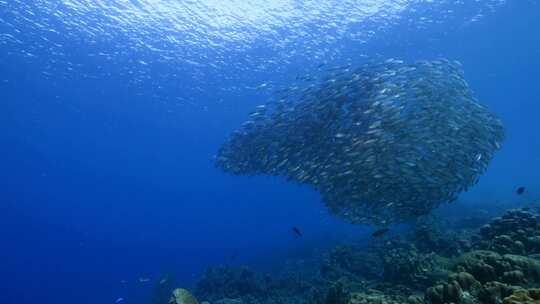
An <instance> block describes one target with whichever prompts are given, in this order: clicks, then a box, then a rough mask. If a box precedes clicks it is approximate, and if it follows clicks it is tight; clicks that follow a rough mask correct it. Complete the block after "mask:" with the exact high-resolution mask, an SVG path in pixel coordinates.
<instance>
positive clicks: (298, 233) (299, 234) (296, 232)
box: [292, 227, 302, 237]
mask: <svg viewBox="0 0 540 304" xmlns="http://www.w3.org/2000/svg"><path fill="white" fill-rule="evenodd" d="M292 231H293V233H294V235H296V236H297V237H301V236H302V232H301V231H300V229H298V227H292Z"/></svg>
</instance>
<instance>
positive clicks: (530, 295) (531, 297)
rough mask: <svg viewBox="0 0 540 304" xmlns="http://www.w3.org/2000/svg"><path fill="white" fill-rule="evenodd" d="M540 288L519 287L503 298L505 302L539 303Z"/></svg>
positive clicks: (510, 303)
mask: <svg viewBox="0 0 540 304" xmlns="http://www.w3.org/2000/svg"><path fill="white" fill-rule="evenodd" d="M538 303H540V289H536V288H535V289H519V290H516V291H514V293H513V294H512V295H510V296H508V297H506V298H504V300H503V304H538Z"/></svg>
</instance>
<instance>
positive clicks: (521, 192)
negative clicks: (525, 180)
mask: <svg viewBox="0 0 540 304" xmlns="http://www.w3.org/2000/svg"><path fill="white" fill-rule="evenodd" d="M523 193H525V187H523V186H521V187H518V188H517V190H516V194H517V195H522V194H523Z"/></svg>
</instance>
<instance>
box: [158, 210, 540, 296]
mask: <svg viewBox="0 0 540 304" xmlns="http://www.w3.org/2000/svg"><path fill="white" fill-rule="evenodd" d="M474 222H475V223H477V224H478V225H476V227H474V228H473V227H469V226H474V225H469V226H467V228H466V229H457V228H456V225H455V223H454V224H453V223H447V222H443V221H441V220H437V219H436V218H434V217H426V218H423V219H419V220H418V221H417V222H416V223H415V225H414V228H413V229H411V231H410V232H408V233H403V234H401V235H399V236H396V237H393V238H391V237H388V238H387V237H384V238H378V239H373V241H372V242H371V243H370V244H369V245H368V246H361V245H360V244H351V245H340V246H337V247H335V248H333V249H332V250H330V251H328V252H327V253H325V254H324V256H323V257H322V258H320V259H319V260H318V261H317V263H313V264H309V263H308V264H301V265H299V266H298V267H296V268H294V269H287V270H286V271H281V272H280V273H277V274H272V275H270V274H260V273H256V272H253V271H250V270H249V269H247V268H240V267H216V268H210V269H208V270H207V271H206V272H205V273H204V275H203V276H202V278H201V279H200V280H199V281H198V283H197V284H196V288H195V292H194V294H195V296H196V297H197V298H198V299H202V300H204V301H207V303H211V304H285V303H297V304H307V303H310V304H311V303H312V304H403V303H409V304H421V303H426V304H443V303H455V304H499V303H501V304H538V303H540V215H539V214H538V212H537V211H533V210H530V209H525V208H524V209H514V210H510V211H507V212H506V213H505V214H504V215H502V216H501V217H496V218H494V219H491V221H489V223H487V224H485V225H484V222H486V221H484V220H482V219H478V220H477V219H475V220H474ZM481 225H483V226H481ZM480 226H481V227H480ZM306 265H313V266H306ZM184 291H185V290H182V293H180V292H179V291H178V290H176V291H175V293H176V294H175V295H173V297H172V298H171V299H170V301H169V303H171V304H183V303H189V304H192V303H198V302H192V301H196V300H195V298H194V297H193V296H192V297H188V298H189V301H184V302H182V301H180V300H178V297H177V296H178V295H180V294H184ZM185 292H187V291H185ZM190 301H191V302H190ZM203 303H204V302H203Z"/></svg>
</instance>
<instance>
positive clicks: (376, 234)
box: [371, 228, 390, 237]
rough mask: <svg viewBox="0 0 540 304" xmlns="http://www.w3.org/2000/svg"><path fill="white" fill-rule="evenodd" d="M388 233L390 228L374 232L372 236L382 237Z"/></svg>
mask: <svg viewBox="0 0 540 304" xmlns="http://www.w3.org/2000/svg"><path fill="white" fill-rule="evenodd" d="M388 231H390V229H389V228H382V229H379V230H376V231H374V232H373V233H372V234H371V236H373V237H381V236H383V235H385V234H386V233H387V232H388Z"/></svg>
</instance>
